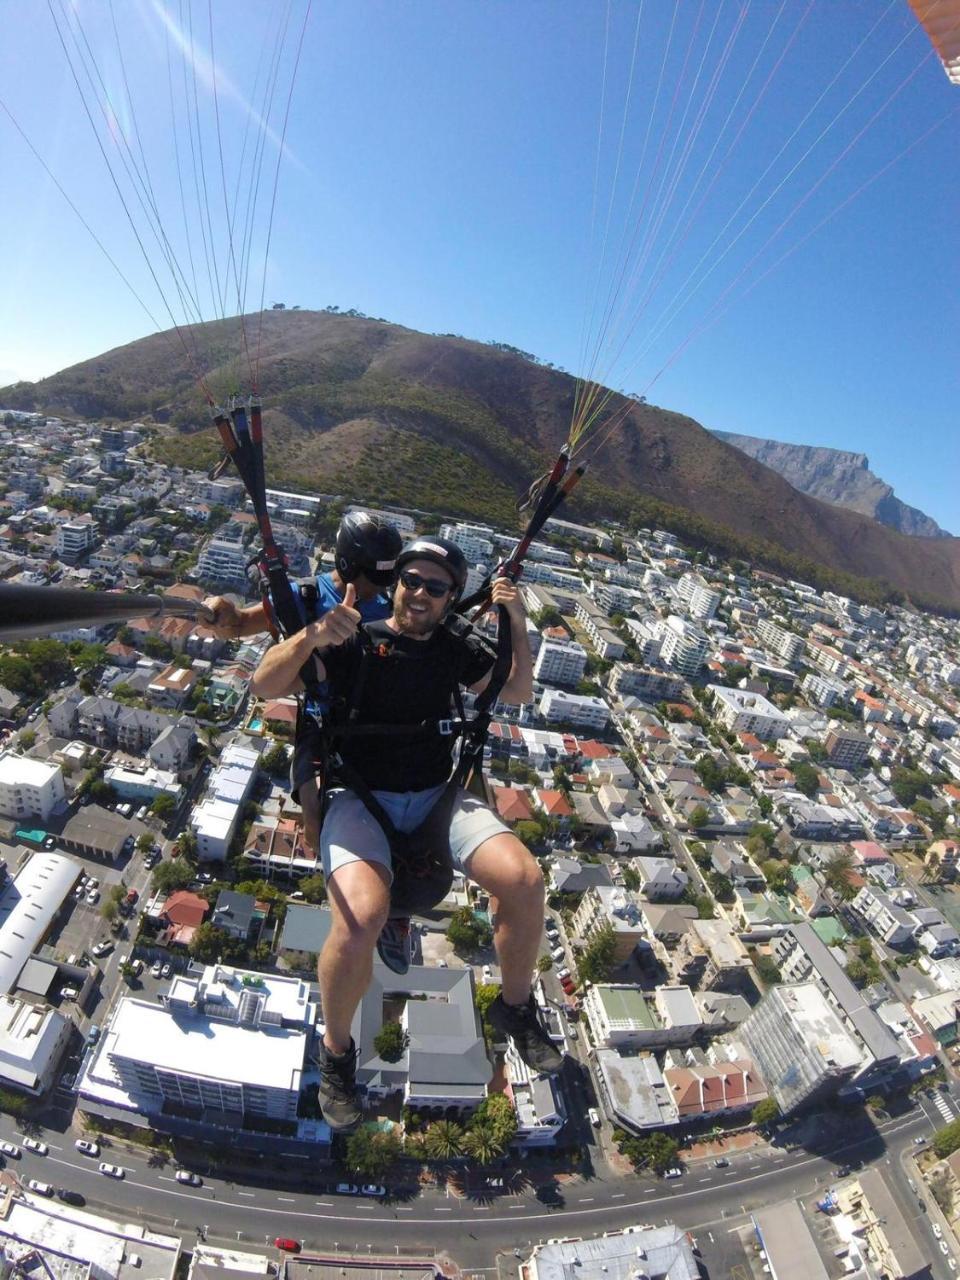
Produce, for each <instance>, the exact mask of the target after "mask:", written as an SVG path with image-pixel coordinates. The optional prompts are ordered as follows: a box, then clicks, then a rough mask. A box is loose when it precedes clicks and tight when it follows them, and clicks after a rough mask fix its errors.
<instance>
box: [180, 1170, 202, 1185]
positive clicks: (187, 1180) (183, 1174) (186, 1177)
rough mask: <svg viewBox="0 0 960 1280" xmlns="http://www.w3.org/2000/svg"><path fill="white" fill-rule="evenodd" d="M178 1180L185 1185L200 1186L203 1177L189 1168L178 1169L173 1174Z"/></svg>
mask: <svg viewBox="0 0 960 1280" xmlns="http://www.w3.org/2000/svg"><path fill="white" fill-rule="evenodd" d="M174 1176H175V1177H176V1179H177V1181H178V1182H182V1183H183V1185H184V1186H185V1187H202V1186H203V1179H202V1178H201V1177H200V1175H199V1173H191V1172H190V1171H189V1169H178V1170H177V1172H176V1174H175V1175H174Z"/></svg>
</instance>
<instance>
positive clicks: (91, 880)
mask: <svg viewBox="0 0 960 1280" xmlns="http://www.w3.org/2000/svg"><path fill="white" fill-rule="evenodd" d="M87 888H88V889H99V888H100V881H99V880H98V879H97V877H96V876H87Z"/></svg>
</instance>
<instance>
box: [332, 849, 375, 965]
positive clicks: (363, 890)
mask: <svg viewBox="0 0 960 1280" xmlns="http://www.w3.org/2000/svg"><path fill="white" fill-rule="evenodd" d="M389 881H390V876H389V872H388V871H387V870H386V868H385V867H382V866H380V865H379V864H378V863H373V862H350V863H347V864H346V865H345V866H342V867H339V868H338V869H337V870H336V871H335V872H334V874H333V875H332V876H331V877H330V879H329V880H328V881H327V896H328V898H329V901H330V907H331V910H332V912H333V927H334V932H335V933H336V934H337V935H338V937H339V940H340V942H341V944H342V943H344V942H346V943H348V944H350V943H355V944H356V945H358V946H360V945H365V944H366V943H369V944H370V946H371V947H372V946H373V943H374V942H375V941H376V939H377V935H378V934H379V932H380V930H381V929H382V928H383V925H384V922H385V921H386V918H387V914H388V912H389V910H390V884H389Z"/></svg>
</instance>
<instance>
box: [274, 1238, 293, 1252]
mask: <svg viewBox="0 0 960 1280" xmlns="http://www.w3.org/2000/svg"><path fill="white" fill-rule="evenodd" d="M273 1243H274V1245H275V1246H276V1247H277V1248H278V1249H283V1250H284V1251H285V1252H286V1253H299V1252H300V1241H299V1240H290V1239H289V1238H288V1237H287V1236H277V1238H276V1240H274V1242H273Z"/></svg>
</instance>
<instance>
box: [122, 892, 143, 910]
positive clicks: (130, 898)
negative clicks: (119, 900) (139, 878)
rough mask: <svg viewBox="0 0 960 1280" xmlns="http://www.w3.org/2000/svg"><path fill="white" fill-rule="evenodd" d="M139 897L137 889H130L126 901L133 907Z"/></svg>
mask: <svg viewBox="0 0 960 1280" xmlns="http://www.w3.org/2000/svg"><path fill="white" fill-rule="evenodd" d="M139 897H140V895H139V893H137V891H136V889H128V890H127V896H126V897H125V898H124V902H126V903H127V905H128V906H131V907H132V906H133V904H134V903H135V902H136V901H137V899H138V898H139Z"/></svg>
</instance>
